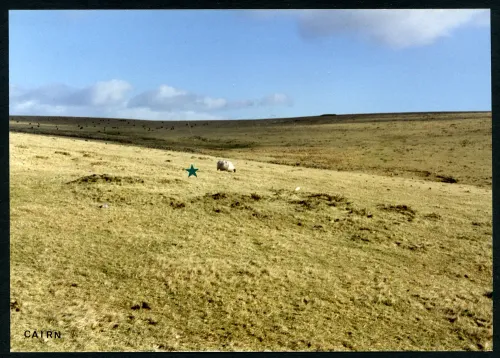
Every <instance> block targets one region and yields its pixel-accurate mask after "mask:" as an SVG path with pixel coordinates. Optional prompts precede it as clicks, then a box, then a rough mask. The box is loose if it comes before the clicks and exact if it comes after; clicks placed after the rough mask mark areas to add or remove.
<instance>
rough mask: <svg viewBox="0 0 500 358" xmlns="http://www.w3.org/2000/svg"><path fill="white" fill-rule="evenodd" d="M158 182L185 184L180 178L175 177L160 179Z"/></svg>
mask: <svg viewBox="0 0 500 358" xmlns="http://www.w3.org/2000/svg"><path fill="white" fill-rule="evenodd" d="M158 183H160V184H184V183H185V182H184V181H183V180H181V179H179V178H174V179H159V180H158Z"/></svg>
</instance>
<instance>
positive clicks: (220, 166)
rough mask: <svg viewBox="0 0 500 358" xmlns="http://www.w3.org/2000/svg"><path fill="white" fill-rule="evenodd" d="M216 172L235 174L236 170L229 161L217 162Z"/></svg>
mask: <svg viewBox="0 0 500 358" xmlns="http://www.w3.org/2000/svg"><path fill="white" fill-rule="evenodd" d="M217 170H221V171H228V172H229V171H232V172H235V173H236V168H235V167H234V165H233V163H231V162H230V161H229V160H219V161H218V162H217Z"/></svg>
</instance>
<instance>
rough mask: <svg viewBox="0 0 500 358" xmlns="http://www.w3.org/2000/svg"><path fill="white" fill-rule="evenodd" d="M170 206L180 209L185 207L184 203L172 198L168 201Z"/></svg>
mask: <svg viewBox="0 0 500 358" xmlns="http://www.w3.org/2000/svg"><path fill="white" fill-rule="evenodd" d="M170 206H171V207H172V208H174V209H182V208H185V207H186V204H185V203H183V202H182V201H177V200H175V199H173V200H172V201H170Z"/></svg>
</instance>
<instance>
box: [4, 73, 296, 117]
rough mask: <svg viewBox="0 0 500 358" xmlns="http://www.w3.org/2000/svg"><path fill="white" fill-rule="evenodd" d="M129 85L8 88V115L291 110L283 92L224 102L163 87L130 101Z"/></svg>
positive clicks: (103, 83)
mask: <svg viewBox="0 0 500 358" xmlns="http://www.w3.org/2000/svg"><path fill="white" fill-rule="evenodd" d="M132 90H133V86H132V85H131V84H130V83H128V82H126V81H123V80H118V79H113V80H109V81H101V82H97V83H95V84H93V85H91V86H88V87H85V88H74V87H71V86H68V85H65V84H50V85H46V86H41V87H37V88H31V89H26V88H22V87H19V86H16V85H10V91H9V112H10V114H11V115H47V116H86V117H113V118H130V119H149V120H204V119H225V117H224V116H223V115H222V113H221V112H223V111H224V110H239V109H245V108H250V107H270V106H292V105H293V101H292V100H291V98H290V97H289V96H287V95H286V94H283V93H274V94H271V95H266V96H263V97H262V98H259V99H245V100H229V99H227V98H219V97H211V96H205V95H201V94H197V93H194V92H189V91H186V90H183V89H178V88H175V87H172V86H169V85H166V84H163V85H160V86H159V87H158V88H156V89H153V90H147V91H143V92H142V93H139V94H137V95H135V96H131V95H130V94H131V92H132Z"/></svg>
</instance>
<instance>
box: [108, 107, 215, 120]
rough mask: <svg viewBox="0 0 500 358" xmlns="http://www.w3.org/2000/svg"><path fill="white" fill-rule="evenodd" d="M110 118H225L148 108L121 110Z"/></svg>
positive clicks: (199, 113)
mask: <svg viewBox="0 0 500 358" xmlns="http://www.w3.org/2000/svg"><path fill="white" fill-rule="evenodd" d="M109 117H114V118H129V119H149V120H158V121H170V120H171V121H185V120H190V121H196V120H215V119H224V117H221V116H216V115H212V114H209V113H203V112H194V111H177V112H157V111H152V110H151V109H148V108H125V109H120V110H117V111H115V112H113V114H110V115H109Z"/></svg>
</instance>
